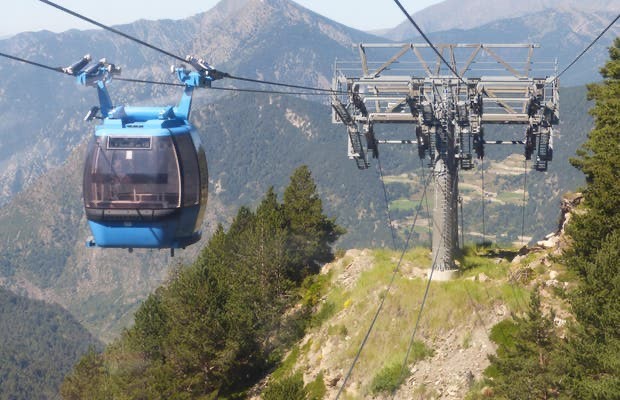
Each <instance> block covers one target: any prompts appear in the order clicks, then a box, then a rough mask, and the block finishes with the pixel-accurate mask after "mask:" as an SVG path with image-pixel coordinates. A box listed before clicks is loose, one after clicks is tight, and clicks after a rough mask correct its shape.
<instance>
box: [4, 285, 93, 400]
mask: <svg viewBox="0 0 620 400" xmlns="http://www.w3.org/2000/svg"><path fill="white" fill-rule="evenodd" d="M89 346H96V347H99V346H100V343H99V342H97V340H96V339H95V338H93V336H91V335H90V334H89V333H88V331H86V330H85V329H84V328H83V327H82V326H81V325H80V324H79V322H78V321H76V320H75V319H74V318H73V317H72V316H71V315H70V314H69V313H68V312H67V311H65V310H64V309H63V308H62V307H59V306H57V305H50V304H46V303H44V302H42V301H35V300H30V299H27V298H24V297H20V296H16V295H14V294H13V293H11V292H9V291H7V290H5V289H3V288H0V398H2V399H12V400H30V399H52V398H55V397H56V396H57V395H58V388H59V386H60V383H61V382H62V380H63V378H64V376H65V374H66V373H67V372H69V371H70V370H71V368H72V367H73V364H74V363H75V362H76V361H77V360H78V359H79V358H80V357H81V356H82V355H83V354H84V353H85V352H86V351H87V349H88V347H89Z"/></svg>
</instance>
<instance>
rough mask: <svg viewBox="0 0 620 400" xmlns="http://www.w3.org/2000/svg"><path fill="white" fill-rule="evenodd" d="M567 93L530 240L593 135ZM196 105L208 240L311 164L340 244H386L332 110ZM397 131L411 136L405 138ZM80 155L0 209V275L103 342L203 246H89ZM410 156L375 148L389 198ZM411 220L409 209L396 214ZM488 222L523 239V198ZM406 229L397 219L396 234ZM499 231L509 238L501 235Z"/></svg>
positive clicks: (243, 99) (494, 209) (379, 203)
mask: <svg viewBox="0 0 620 400" xmlns="http://www.w3.org/2000/svg"><path fill="white" fill-rule="evenodd" d="M570 93H573V95H572V98H573V100H570V101H569V99H567V101H566V104H567V105H569V104H577V105H574V106H572V107H571V108H569V109H568V110H567V111H569V113H568V114H567V118H566V119H565V120H563V124H564V125H562V129H563V130H562V137H561V138H558V140H556V152H555V154H556V161H554V162H553V163H551V164H550V165H551V166H550V171H549V172H548V173H546V174H539V173H530V174H529V177H528V183H529V186H528V192H529V196H530V202H529V204H528V208H527V212H528V217H527V221H528V225H527V230H526V234H530V235H533V236H536V237H539V238H540V237H541V236H542V235H544V234H546V233H547V232H549V231H551V230H553V229H554V227H555V225H556V221H557V204H559V200H556V199H558V196H560V195H561V193H562V192H564V191H566V190H569V189H572V188H574V187H575V186H576V185H578V184H579V182H581V178H579V176H578V175H579V174H578V173H577V171H576V170H574V169H572V168H570V167H568V162H567V158H568V157H570V156H571V155H572V154H574V148H575V146H577V145H578V143H579V142H580V140H579V139H577V138H578V136H579V135H580V134H581V133H580V129H588V128H587V126H588V119H587V118H585V95H584V92H583V90H581V89H579V90H573V91H567V95H568V94H570ZM194 108H195V109H194V117H193V118H194V121H195V124H196V125H197V127H198V128H199V129H200V132H201V134H202V137H203V141H204V143H205V145H206V147H207V155H208V159H209V168H210V195H209V204H208V208H207V209H208V212H207V218H206V221H205V224H204V225H203V228H204V230H205V239H206V237H208V233H209V232H211V231H212V230H213V229H214V227H215V226H216V224H217V222H226V221H227V220H228V219H229V218H230V216H231V215H232V214H233V213H234V212H235V209H236V208H237V207H238V206H240V205H243V204H250V205H253V204H254V203H255V202H256V201H257V199H258V198H259V197H260V196H261V194H262V193H264V192H265V191H266V190H267V188H268V187H269V186H271V185H273V186H275V188H276V190H277V191H279V192H280V193H281V190H282V188H283V187H284V186H285V185H286V184H287V182H288V177H289V175H290V173H291V171H292V170H293V169H294V168H295V167H297V166H299V165H300V164H308V165H309V166H310V168H311V170H312V172H313V174H314V176H315V177H316V180H317V183H318V187H319V191H320V193H321V195H322V197H323V198H324V206H325V209H326V211H327V213H328V215H330V216H334V217H337V222H338V223H339V224H340V225H342V226H344V227H345V228H346V229H347V230H348V233H347V234H346V235H345V236H344V238H343V240H342V242H341V243H340V244H339V245H338V246H342V247H345V248H346V247H360V246H381V245H383V244H385V243H389V242H388V238H389V233H388V231H387V225H386V222H385V221H386V214H385V206H384V199H383V193H382V190H381V185H380V181H379V180H378V177H377V173H376V172H375V171H373V170H372V169H371V170H368V171H358V170H357V168H356V167H355V164H354V163H353V162H352V161H350V160H348V159H347V158H346V142H345V136H344V135H345V132H344V130H343V129H342V127H341V126H334V125H332V124H331V122H330V120H329V108H328V107H327V106H324V105H320V104H318V103H314V102H309V101H304V100H300V99H296V98H291V97H281V96H266V95H249V94H245V93H243V94H239V95H236V96H233V97H229V98H224V99H220V100H219V101H218V102H217V103H215V104H210V103H208V102H206V99H204V98H202V96H198V99H197V101H196V104H195V106H194ZM567 108H568V107H567ZM570 128H573V129H570ZM403 135H404V137H406V132H405V133H403ZM499 150H502V149H498V148H493V149H489V151H488V154H489V160H498V161H502V160H503V159H504V158H505V157H506V155H507V153H508V150H503V152H501V151H499ZM511 151H520V150H519V149H511ZM82 153H83V149H82V148H79V149H78V150H77V151H76V152H75V153H74V154H73V156H72V157H71V158H70V159H69V160H68V161H67V163H66V164H65V165H64V166H63V167H61V168H57V169H55V170H54V171H52V172H51V173H48V174H46V176H45V177H43V178H41V179H40V180H39V181H38V182H37V184H35V185H33V187H32V188H31V189H28V190H27V191H25V192H23V193H22V194H19V195H18V196H16V197H15V199H14V201H12V202H11V204H10V205H9V206H7V207H5V208H4V209H1V210H0V249H1V250H2V251H1V252H0V265H1V266H2V269H0V274H1V275H0V278H2V279H3V282H4V285H5V286H8V287H11V288H13V289H14V290H16V291H20V292H22V293H27V294H28V295H30V296H32V297H37V298H44V299H50V300H54V301H57V302H59V303H60V304H62V305H64V306H65V307H67V308H68V309H69V310H70V311H71V312H73V313H74V315H76V316H78V318H80V320H83V321H84V323H85V324H86V325H87V326H88V327H89V328H90V329H92V330H93V331H94V332H98V334H99V335H101V337H104V338H107V339H109V338H111V337H112V336H113V334H114V332H115V330H116V329H118V327H119V326H122V325H125V324H127V323H129V322H130V321H131V315H132V312H133V309H134V308H135V306H136V305H137V304H138V303H139V302H140V301H141V299H142V298H144V296H145V295H146V294H147V293H149V292H150V291H151V290H153V289H154V288H155V287H157V285H159V284H160V283H161V281H162V280H164V279H166V276H167V270H168V268H169V266H170V265H171V264H172V265H174V264H176V263H178V262H182V261H183V260H192V259H193V257H194V256H195V254H196V252H197V250H198V249H199V246H198V245H196V246H192V247H191V248H190V249H188V250H186V251H182V252H178V253H177V257H176V258H175V259H173V260H171V259H170V258H169V257H168V255H167V253H166V252H159V251H138V250H137V251H135V252H134V253H132V254H129V253H127V252H126V251H123V250H101V249H87V248H85V246H84V242H85V240H86V237H87V236H88V235H89V234H90V233H89V231H88V229H87V227H86V223H85V220H84V216H83V210H82V204H81V200H80V196H81V169H82V162H83V156H82ZM414 153H415V150H414V149H407V148H403V147H397V148H394V147H391V148H390V147H385V148H384V150H383V151H382V154H383V160H384V168H385V173H386V174H388V175H399V174H402V173H406V174H409V173H411V174H412V175H409V176H410V177H411V179H410V180H411V182H410V185H409V186H408V188H407V189H406V190H405V192H403V190H402V188H399V186H398V182H395V183H388V185H387V189H388V196H389V197H390V199H391V200H399V199H400V198H401V197H403V196H404V198H409V199H411V198H419V196H420V191H421V188H420V186H419V185H420V175H419V165H420V162H419V160H418V159H417V155H414ZM373 169H374V166H373ZM405 176H407V175H405ZM463 179H464V182H466V183H468V184H470V185H471V186H476V185H478V187H479V185H480V180H479V176H478V177H476V175H475V174H470V175H464V178H463ZM487 182H488V183H487V186H486V187H485V189H486V190H487V191H488V192H494V191H497V192H499V193H503V192H512V191H515V190H518V189H519V188H520V187H522V184H523V183H522V176H519V175H518V174H517V175H514V174H512V173H509V174H502V172H501V171H499V172H498V173H497V174H495V173H493V172H489V171H487ZM392 212H393V213H394V209H393V210H392ZM464 213H465V223H466V232H468V234H467V236H466V239H467V240H468V241H470V240H472V238H474V237H473V236H471V235H470V234H469V232H481V225H480V224H481V219H480V201H479V196H475V195H472V197H471V199H470V200H469V201H466V203H465V205H464ZM412 214H413V210H412V209H411V210H408V211H406V212H404V213H403V212H401V214H400V215H401V216H400V217H398V218H403V219H404V218H407V217H408V216H411V215H412ZM424 215H426V214H425V213H424ZM486 215H487V234H488V235H489V236H488V237H487V238H495V237H497V239H498V240H503V241H509V242H510V241H512V240H514V238H515V237H516V235H517V234H520V228H521V224H520V223H521V208H520V202H518V201H517V202H509V203H507V204H500V203H493V204H489V205H488V206H487V213H486ZM393 216H396V215H395V214H393ZM409 224H410V223H409V222H407V221H405V220H403V223H402V224H401V226H402V232H403V233H404V232H406V228H407V227H408V226H409ZM422 233H423V232H422ZM504 234H508V236H506V237H505V238H504V239H502V237H501V235H504Z"/></svg>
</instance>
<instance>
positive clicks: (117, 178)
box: [84, 136, 181, 209]
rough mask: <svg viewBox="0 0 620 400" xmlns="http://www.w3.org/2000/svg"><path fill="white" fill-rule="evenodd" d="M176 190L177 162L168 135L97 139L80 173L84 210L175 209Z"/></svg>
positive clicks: (178, 195) (179, 193)
mask: <svg viewBox="0 0 620 400" xmlns="http://www.w3.org/2000/svg"><path fill="white" fill-rule="evenodd" d="M136 139H138V140H137V141H136ZM147 145H148V147H147ZM180 188H181V185H180V170H179V163H178V159H177V155H176V152H175V150H174V145H173V142H172V139H171V138H170V137H169V136H161V137H158V136H156V137H149V138H131V137H106V136H101V137H96V138H95V139H94V141H93V142H92V144H91V146H90V149H89V155H88V158H87V160H86V165H85V171H84V203H85V205H86V207H87V208H115V209H169V208H177V207H179V206H180V200H181V199H180V195H181V189H180Z"/></svg>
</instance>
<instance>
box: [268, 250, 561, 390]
mask: <svg viewBox="0 0 620 400" xmlns="http://www.w3.org/2000/svg"><path fill="white" fill-rule="evenodd" d="M516 255H517V253H516V252H515V251H513V250H507V251H504V250H498V249H475V248H472V249H469V250H468V252H467V254H466V255H465V256H464V258H463V260H462V270H463V274H462V275H461V277H459V278H458V279H456V280H454V281H450V282H432V284H431V287H430V292H429V296H428V300H427V302H426V305H425V309H424V311H423V313H422V318H421V321H420V327H419V330H418V332H417V334H416V342H418V341H419V342H421V343H417V346H414V352H413V354H414V355H415V353H416V351H415V349H418V350H419V349H423V348H424V347H426V349H430V350H431V355H430V356H428V357H426V359H424V360H418V361H417V362H416V363H415V365H414V362H413V361H412V360H413V359H414V356H410V358H409V363H408V364H409V367H410V375H408V379H406V380H405V384H404V385H403V386H401V387H400V389H399V390H398V392H397V396H396V398H411V397H410V396H411V394H412V393H414V394H415V395H416V396H418V397H416V398H425V397H424V396H432V395H440V396H441V398H443V396H444V395H445V396H448V395H450V394H452V395H456V396H457V397H456V398H463V397H464V396H465V394H466V393H467V391H468V390H469V388H470V387H471V385H472V384H473V383H474V381H475V380H476V379H479V378H480V377H481V374H482V372H483V370H484V369H485V368H486V366H488V361H487V357H486V356H487V354H488V353H491V352H494V350H495V345H494V344H493V343H492V342H491V341H490V339H489V338H488V336H489V333H490V330H491V328H492V327H493V326H494V325H495V324H496V323H497V322H499V321H501V320H503V319H505V318H508V317H509V316H510V315H511V314H512V313H515V314H521V313H522V312H524V311H525V309H526V308H527V304H528V301H529V300H528V299H529V291H530V290H531V288H532V286H533V285H534V284H535V282H539V281H545V280H549V274H548V272H549V271H551V270H555V271H557V272H559V273H560V275H559V278H557V279H560V280H561V279H569V277H568V276H566V274H562V272H563V267H562V266H560V265H557V264H554V263H553V261H549V260H550V258H549V257H548V255H547V252H540V253H531V254H529V255H527V256H525V257H518V258H517V259H516V260H515V261H514V262H511V261H512V260H513V259H514V257H515V256H516ZM399 257H400V253H398V252H394V251H390V250H363V251H359V250H350V251H348V252H347V253H346V254H345V256H344V257H342V258H340V259H339V260H337V261H335V262H334V263H332V264H329V265H327V266H326V267H325V269H324V271H323V273H324V274H326V282H327V283H326V286H325V292H324V296H323V298H322V304H321V306H320V307H319V308H318V310H317V312H316V314H315V316H314V327H313V328H312V329H311V330H310V331H309V333H308V334H307V335H306V336H305V338H304V339H303V340H302V341H301V342H300V343H299V344H298V346H297V347H296V348H295V349H293V351H292V352H291V353H290V354H289V356H288V359H286V360H285V361H284V363H283V364H282V365H281V367H280V368H279V369H278V370H277V371H275V372H274V374H273V377H272V379H273V380H277V379H279V378H281V377H283V376H286V375H288V374H289V373H291V372H293V371H302V372H303V374H304V380H305V382H306V384H308V383H309V382H315V383H314V384H316V380H317V378H318V379H319V380H320V379H322V380H323V381H324V383H325V385H326V388H327V396H326V397H325V398H333V396H334V395H335V393H336V391H337V390H338V389H339V388H340V385H341V384H342V382H343V377H344V375H345V374H346V373H347V371H348V369H349V367H350V365H351V362H352V360H353V359H354V357H355V354H356V353H357V351H358V349H359V347H360V344H361V342H362V340H363V338H364V336H365V334H366V331H367V329H368V327H369V325H370V322H371V321H372V318H373V316H374V313H375V312H376V310H377V307H378V305H379V302H380V300H381V298H382V297H383V296H385V293H386V289H387V286H388V284H389V281H390V279H391V276H392V271H393V270H394V267H395V266H396V264H397V262H398V258H399ZM430 263H431V260H430V253H429V251H428V250H427V249H422V248H416V249H414V250H411V251H409V252H407V253H406V254H405V256H404V259H403V262H402V265H401V268H400V270H399V272H398V273H397V276H396V279H395V281H394V285H393V287H392V289H391V291H390V293H389V295H388V297H387V298H386V301H385V303H384V306H383V309H382V312H381V314H380V316H379V318H378V319H377V322H376V324H375V326H374V330H373V332H372V334H371V335H370V337H369V339H368V341H367V343H366V345H365V347H364V350H363V351H362V353H361V355H360V358H359V360H358V362H357V364H356V366H355V369H354V370H353V373H352V376H351V379H350V380H349V382H348V384H347V387H346V391H345V396H344V398H350V399H354V398H369V397H371V396H375V398H383V397H386V398H388V397H387V394H386V393H384V392H383V393H381V392H379V393H375V392H376V390H375V392H373V388H374V387H376V384H375V383H373V381H374V380H375V379H376V377H377V375H380V374H381V373H383V374H385V373H386V372H385V371H386V370H387V369H390V367H392V369H394V366H395V365H398V366H400V365H402V363H403V359H404V358H405V354H406V351H407V347H408V343H409V340H410V336H411V332H412V329H413V327H414V324H415V321H416V318H417V316H418V313H419V308H420V304H421V301H422V296H423V293H424V289H425V286H426V282H427V280H426V275H427V273H428V272H429V270H428V266H429V265H430ZM517 270H527V271H530V274H529V276H528V279H526V281H525V282H521V283H518V282H517V283H515V282H511V281H510V279H509V278H510V276H512V275H513V274H514V272H515V271H517ZM560 285H562V283H561V282H560ZM555 294H557V293H555V292H554V291H553V290H550V289H547V291H546V295H547V303H552V304H553V307H554V308H555V309H556V310H557V309H560V311H561V310H562V309H563V308H565V305H564V304H563V303H562V301H561V300H559V299H558V298H557V296H555ZM559 314H560V315H562V314H563V315H565V314H566V313H565V312H564V313H562V312H560V313H559ZM422 344H423V345H422ZM418 352H419V351H418ZM423 353H424V352H422V353H420V354H419V355H420V356H419V357H417V358H418V359H419V358H424V357H422V356H423V355H424V354H423ZM396 371H400V368H396ZM393 375H394V374H393ZM396 375H397V374H396Z"/></svg>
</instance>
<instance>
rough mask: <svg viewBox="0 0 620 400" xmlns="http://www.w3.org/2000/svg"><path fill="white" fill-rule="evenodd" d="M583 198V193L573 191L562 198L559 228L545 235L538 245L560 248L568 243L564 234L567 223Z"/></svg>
mask: <svg viewBox="0 0 620 400" xmlns="http://www.w3.org/2000/svg"><path fill="white" fill-rule="evenodd" d="M582 200H583V194H581V193H572V194H567V195H565V196H564V197H563V198H562V206H561V209H562V215H561V217H560V221H559V223H558V230H557V231H556V232H553V233H550V234H548V235H547V236H546V237H545V240H541V241H539V242H538V243H537V245H538V246H540V247H542V248H545V249H552V248H559V247H561V246H562V245H563V244H565V243H566V237H565V235H564V233H565V228H566V224H568V222H569V221H570V219H571V216H572V214H573V213H574V212H575V211H576V207H577V206H579V204H581V202H582Z"/></svg>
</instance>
